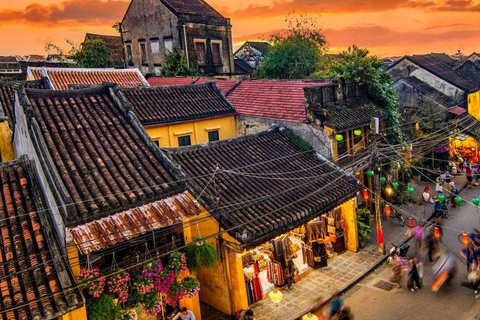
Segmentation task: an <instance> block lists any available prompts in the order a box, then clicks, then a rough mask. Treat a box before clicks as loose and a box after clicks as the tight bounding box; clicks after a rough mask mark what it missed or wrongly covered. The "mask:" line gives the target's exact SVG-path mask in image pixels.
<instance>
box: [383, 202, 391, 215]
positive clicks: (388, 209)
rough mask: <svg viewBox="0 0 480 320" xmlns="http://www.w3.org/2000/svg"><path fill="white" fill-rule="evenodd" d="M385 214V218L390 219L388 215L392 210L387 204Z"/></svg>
mask: <svg viewBox="0 0 480 320" xmlns="http://www.w3.org/2000/svg"><path fill="white" fill-rule="evenodd" d="M385 214H386V215H387V217H390V215H391V214H392V208H391V207H390V205H389V204H387V205H385Z"/></svg>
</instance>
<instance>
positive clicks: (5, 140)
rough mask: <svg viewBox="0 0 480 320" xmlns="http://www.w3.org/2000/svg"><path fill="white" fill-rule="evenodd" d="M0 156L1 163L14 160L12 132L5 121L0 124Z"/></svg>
mask: <svg viewBox="0 0 480 320" xmlns="http://www.w3.org/2000/svg"><path fill="white" fill-rule="evenodd" d="M0 155H1V156H2V161H3V162H5V161H10V160H13V159H15V152H14V151H13V141H12V130H11V129H10V126H9V124H8V121H6V120H5V121H2V122H0Z"/></svg>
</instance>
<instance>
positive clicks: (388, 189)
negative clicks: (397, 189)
mask: <svg viewBox="0 0 480 320" xmlns="http://www.w3.org/2000/svg"><path fill="white" fill-rule="evenodd" d="M385 191H387V194H388V195H391V194H392V193H393V190H392V188H390V187H387V188H386V189H385Z"/></svg>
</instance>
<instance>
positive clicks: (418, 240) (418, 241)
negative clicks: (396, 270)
mask: <svg viewBox="0 0 480 320" xmlns="http://www.w3.org/2000/svg"><path fill="white" fill-rule="evenodd" d="M412 232H413V236H414V237H415V252H417V253H418V251H419V250H420V249H421V247H422V241H423V236H424V232H425V229H424V228H423V222H422V221H419V222H418V224H417V225H416V226H415V227H414V228H413V231H412Z"/></svg>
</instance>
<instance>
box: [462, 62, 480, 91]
mask: <svg viewBox="0 0 480 320" xmlns="http://www.w3.org/2000/svg"><path fill="white" fill-rule="evenodd" d="M456 70H457V72H458V73H460V74H461V75H463V76H464V77H465V78H467V79H468V80H470V81H472V82H473V83H475V84H477V85H480V61H475V62H473V61H471V60H467V61H465V62H464V63H462V64H461V65H460V66H458V67H457V68H456Z"/></svg>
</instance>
